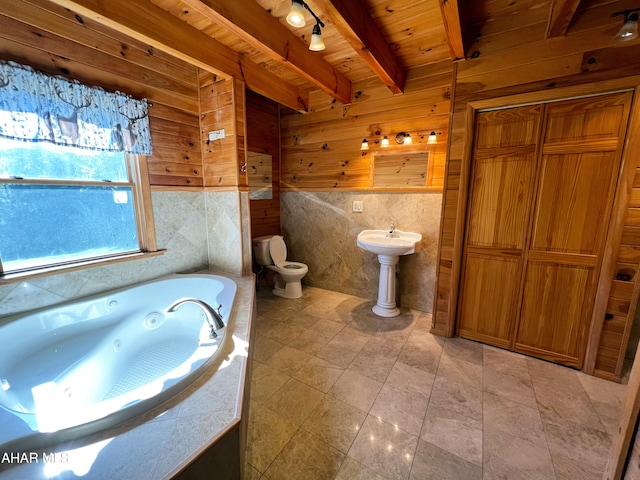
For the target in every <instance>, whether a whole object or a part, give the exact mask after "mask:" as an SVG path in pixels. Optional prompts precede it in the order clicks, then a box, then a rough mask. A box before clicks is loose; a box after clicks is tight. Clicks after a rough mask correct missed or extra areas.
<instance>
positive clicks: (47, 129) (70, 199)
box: [0, 60, 156, 281]
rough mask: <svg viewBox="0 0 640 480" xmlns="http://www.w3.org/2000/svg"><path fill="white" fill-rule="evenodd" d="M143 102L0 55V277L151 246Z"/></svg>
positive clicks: (126, 253) (111, 257)
mask: <svg viewBox="0 0 640 480" xmlns="http://www.w3.org/2000/svg"><path fill="white" fill-rule="evenodd" d="M150 154H151V135H150V129H149V121H148V112H147V102H146V100H136V99H133V98H131V97H129V96H127V95H125V94H122V93H120V92H113V93H109V92H105V91H104V90H102V89H100V88H96V87H89V86H86V85H82V84H80V83H79V82H75V81H72V80H68V79H65V78H62V77H51V76H48V75H46V74H43V73H41V72H37V71H35V70H33V69H31V68H30V67H27V66H23V65H18V64H15V63H13V62H5V61H1V60H0V281H1V280H7V279H9V280H11V279H13V278H17V277H23V276H25V275H32V274H41V273H47V272H52V271H58V270H60V269H62V268H72V267H73V268H76V267H78V266H82V265H86V264H93V263H95V262H97V261H103V260H115V259H116V258H117V259H120V258H130V256H131V255H139V254H140V253H141V252H145V251H155V250H156V246H155V238H154V232H153V219H152V216H151V211H150V201H149V191H148V190H149V189H148V180H147V175H146V170H145V169H144V164H143V162H140V161H139V157H138V155H150Z"/></svg>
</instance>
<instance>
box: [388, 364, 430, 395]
mask: <svg viewBox="0 0 640 480" xmlns="http://www.w3.org/2000/svg"><path fill="white" fill-rule="evenodd" d="M435 378H436V377H435V375H433V374H432V373H429V372H425V371H424V370H420V369H419V368H416V367H411V366H409V365H406V364H404V363H402V362H396V363H395V364H394V365H393V368H392V369H391V372H390V373H389V376H387V380H386V381H385V385H390V386H392V387H395V388H397V389H399V390H402V391H404V392H406V393H415V394H417V395H427V396H429V395H431V388H432V387H433V382H434V381H435Z"/></svg>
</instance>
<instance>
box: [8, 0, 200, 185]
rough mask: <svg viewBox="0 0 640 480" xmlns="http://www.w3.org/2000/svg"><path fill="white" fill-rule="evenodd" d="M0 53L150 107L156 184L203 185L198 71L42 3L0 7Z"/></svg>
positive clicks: (152, 171)
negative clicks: (142, 100)
mask: <svg viewBox="0 0 640 480" xmlns="http://www.w3.org/2000/svg"><path fill="white" fill-rule="evenodd" d="M0 51H1V52H2V53H1V54H0V56H1V57H2V58H3V59H5V60H14V61H16V62H19V63H23V64H27V65H31V66H32V67H34V68H36V69H38V70H41V71H45V72H47V73H50V74H59V75H64V76H66V77H69V78H73V79H77V80H79V81H82V82H85V83H87V84H91V85H98V86H101V87H103V88H105V89H107V90H120V91H122V92H125V93H128V94H131V95H133V96H136V97H143V98H147V99H148V100H149V101H150V102H152V103H153V106H152V107H150V108H149V115H150V124H151V131H152V141H153V148H154V154H153V156H152V157H150V158H149V159H148V165H149V173H150V179H151V183H152V184H153V185H174V186H175V185H183V186H199V185H202V173H201V171H202V155H201V147H200V140H199V138H200V133H199V106H198V83H197V71H196V68H195V67H194V66H192V65H189V64H187V63H185V62H183V61H181V60H178V59H176V58H174V57H171V56H170V55H166V54H164V53H162V52H159V51H156V50H154V49H153V48H151V47H149V46H148V45H145V44H143V43H141V42H138V41H135V40H132V39H130V38H128V37H126V36H124V35H122V34H119V33H117V32H114V31H113V30H110V29H108V28H106V27H103V26H101V25H99V24H97V23H95V22H92V21H90V20H88V19H84V18H81V17H79V16H77V15H75V14H74V13H73V12H71V11H69V10H67V9H64V8H62V7H57V6H55V5H53V4H49V3H48V2H46V1H44V0H31V1H20V2H4V3H2V4H1V5H0Z"/></svg>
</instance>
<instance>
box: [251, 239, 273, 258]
mask: <svg viewBox="0 0 640 480" xmlns="http://www.w3.org/2000/svg"><path fill="white" fill-rule="evenodd" d="M272 236H273V235H265V236H262V237H256V238H254V239H253V255H254V256H255V257H256V261H257V262H258V263H259V264H260V265H271V264H272V263H273V260H271V254H270V253H269V242H270V241H271V237H272Z"/></svg>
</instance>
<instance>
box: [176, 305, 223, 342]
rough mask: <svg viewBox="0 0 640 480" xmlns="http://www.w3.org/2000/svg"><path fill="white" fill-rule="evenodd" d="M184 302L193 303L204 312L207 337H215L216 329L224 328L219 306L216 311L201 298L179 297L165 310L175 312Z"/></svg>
mask: <svg viewBox="0 0 640 480" xmlns="http://www.w3.org/2000/svg"><path fill="white" fill-rule="evenodd" d="M185 303H193V304H194V305H197V306H199V307H200V308H201V309H202V311H203V312H204V316H205V318H206V319H207V324H208V325H209V338H216V337H217V336H218V334H217V333H216V330H220V329H222V328H224V326H225V325H224V322H223V321H222V315H221V314H220V308H221V307H222V305H220V307H218V311H215V310H214V309H213V307H211V305H209V304H208V303H207V302H203V301H202V300H198V299H197V298H190V297H186V298H180V299H178V300H176V301H175V302H173V303H172V304H171V305H169V306H168V307H167V308H166V311H167V312H175V311H176V310H178V308H180V307H181V306H182V305H184V304H185Z"/></svg>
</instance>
